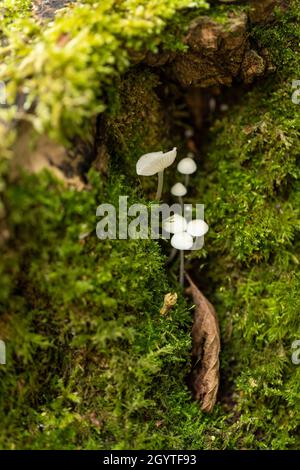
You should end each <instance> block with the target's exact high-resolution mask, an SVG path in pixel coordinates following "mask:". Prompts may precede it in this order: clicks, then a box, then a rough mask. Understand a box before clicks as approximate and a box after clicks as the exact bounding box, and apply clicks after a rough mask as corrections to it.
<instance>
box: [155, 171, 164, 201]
mask: <svg viewBox="0 0 300 470" xmlns="http://www.w3.org/2000/svg"><path fill="white" fill-rule="evenodd" d="M163 184H164V170H163V171H160V172H159V173H158V184H157V191H156V197H155V198H156V199H158V200H160V198H161V195H162V189H163Z"/></svg>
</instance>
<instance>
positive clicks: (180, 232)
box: [136, 147, 208, 286]
mask: <svg viewBox="0 0 300 470" xmlns="http://www.w3.org/2000/svg"><path fill="white" fill-rule="evenodd" d="M176 155H177V149H176V147H174V148H173V150H170V151H169V152H166V153H163V152H152V153H147V154H145V155H142V156H141V158H140V159H139V160H138V162H137V164H136V172H137V174H138V175H141V176H152V175H155V174H158V186H157V192H156V199H157V200H160V198H161V195H162V190H163V181H164V170H165V169H166V168H168V167H169V166H170V165H172V163H174V161H175V159H176ZM196 170H197V165H196V162H195V160H194V158H193V154H189V155H188V156H187V157H186V158H183V159H182V160H180V161H179V163H178V165H177V171H178V172H179V173H181V174H182V175H184V176H185V181H184V183H185V184H183V183H181V182H177V183H175V184H174V185H173V186H172V188H171V194H172V195H173V196H175V197H178V199H179V203H180V205H181V208H182V209H183V199H182V198H183V196H185V195H186V194H187V191H188V190H187V188H188V184H189V176H190V175H191V174H193V173H195V171H196ZM162 225H163V229H164V230H165V232H167V233H169V234H172V238H171V245H172V247H173V249H174V250H175V252H176V250H179V251H180V284H181V285H182V286H183V284H184V251H186V250H190V249H191V248H192V247H193V246H194V243H195V239H196V241H197V239H198V240H199V239H200V237H203V235H205V233H206V232H207V231H208V225H207V224H206V222H204V220H201V219H195V220H190V221H189V222H188V221H187V220H186V219H185V218H184V217H183V216H182V215H179V214H174V215H172V216H171V217H168V218H167V219H165V220H164V221H163V224H162ZM173 254H174V252H173ZM171 256H172V255H171Z"/></svg>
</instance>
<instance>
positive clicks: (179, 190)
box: [171, 183, 187, 207]
mask: <svg viewBox="0 0 300 470" xmlns="http://www.w3.org/2000/svg"><path fill="white" fill-rule="evenodd" d="M186 193H187V189H186V187H185V186H184V185H183V184H182V183H176V184H174V186H172V188H171V194H173V196H176V197H178V199H179V202H180V204H181V207H183V200H182V196H185V195H186Z"/></svg>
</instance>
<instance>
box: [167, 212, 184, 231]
mask: <svg viewBox="0 0 300 470" xmlns="http://www.w3.org/2000/svg"><path fill="white" fill-rule="evenodd" d="M162 227H163V229H164V230H165V231H166V232H168V233H178V232H184V231H185V230H186V229H187V221H186V220H185V218H184V217H182V215H179V214H173V215H171V216H170V217H168V218H167V219H165V220H163V223H162Z"/></svg>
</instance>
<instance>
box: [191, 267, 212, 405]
mask: <svg viewBox="0 0 300 470" xmlns="http://www.w3.org/2000/svg"><path fill="white" fill-rule="evenodd" d="M186 277H187V280H188V282H189V284H190V286H189V287H188V288H187V290H186V292H187V293H188V294H191V295H192V298H193V302H194V304H195V306H196V308H195V312H194V324H193V328H192V340H193V348H192V356H193V359H194V360H195V365H194V368H193V370H192V373H191V382H192V386H193V389H194V394H195V398H196V400H200V401H201V403H202V407H201V408H202V410H203V411H206V412H210V411H212V409H213V407H214V405H215V403H216V398H217V392H218V388H219V353H220V331H219V325H218V319H217V316H216V312H215V309H214V307H213V306H212V304H211V303H210V302H209V301H208V300H207V299H206V297H205V296H204V295H203V294H202V292H201V291H200V290H199V289H198V287H197V286H196V285H195V284H194V282H193V281H192V279H191V278H190V276H188V275H186Z"/></svg>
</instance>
